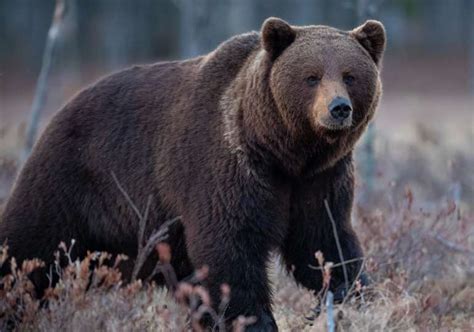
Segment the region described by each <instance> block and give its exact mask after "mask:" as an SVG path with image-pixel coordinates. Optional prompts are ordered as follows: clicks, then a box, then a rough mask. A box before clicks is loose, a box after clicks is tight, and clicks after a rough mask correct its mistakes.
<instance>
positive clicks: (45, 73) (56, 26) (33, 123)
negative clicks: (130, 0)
mask: <svg viewBox="0 0 474 332" xmlns="http://www.w3.org/2000/svg"><path fill="white" fill-rule="evenodd" d="M67 2H68V0H56V7H55V9H54V15H53V20H52V22H51V26H50V27H49V30H48V38H47V40H46V46H45V49H44V53H43V60H42V64H41V70H40V74H39V77H38V82H37V83H36V90H35V96H34V99H33V104H32V106H31V114H30V120H29V121H28V128H27V131H26V142H25V148H24V151H23V158H22V159H23V161H24V160H25V159H26V158H27V157H28V155H29V154H30V152H31V149H32V148H33V144H34V143H35V140H36V135H37V132H38V126H39V120H40V117H41V112H42V111H43V108H44V104H45V101H46V95H47V86H48V78H49V73H50V70H51V63H52V62H53V59H54V56H55V54H56V48H57V40H58V36H59V35H60V34H61V28H62V23H63V21H64V18H65V16H66V12H67V8H68V5H67Z"/></svg>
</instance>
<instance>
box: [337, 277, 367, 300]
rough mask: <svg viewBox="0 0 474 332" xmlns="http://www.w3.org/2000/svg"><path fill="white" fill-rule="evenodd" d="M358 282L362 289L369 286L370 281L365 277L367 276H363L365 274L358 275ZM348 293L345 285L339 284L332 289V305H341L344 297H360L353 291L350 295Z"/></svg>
mask: <svg viewBox="0 0 474 332" xmlns="http://www.w3.org/2000/svg"><path fill="white" fill-rule="evenodd" d="M358 281H359V282H360V285H361V286H362V287H364V286H368V285H369V284H370V279H369V277H368V276H367V274H365V273H361V274H360V276H359V278H358ZM348 291H349V290H348V289H347V288H346V285H345V283H341V284H339V286H337V287H335V289H333V293H334V303H341V302H342V301H344V298H345V297H346V296H349V297H351V296H358V295H360V294H359V292H357V291H356V290H354V289H353V290H352V291H351V294H348Z"/></svg>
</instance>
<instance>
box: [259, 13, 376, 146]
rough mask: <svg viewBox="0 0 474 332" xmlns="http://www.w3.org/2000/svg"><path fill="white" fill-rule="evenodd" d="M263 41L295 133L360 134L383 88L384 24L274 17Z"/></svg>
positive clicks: (280, 104)
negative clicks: (346, 27)
mask: <svg viewBox="0 0 474 332" xmlns="http://www.w3.org/2000/svg"><path fill="white" fill-rule="evenodd" d="M261 43H262V48H263V53H264V55H263V56H264V57H266V63H271V69H270V72H269V78H268V80H269V85H270V90H271V94H272V96H273V99H274V103H275V106H276V108H277V109H278V112H279V114H280V117H281V119H282V121H283V123H284V125H285V127H287V130H288V131H289V132H290V133H292V136H294V135H306V136H307V135H308V133H309V132H311V133H312V134H313V135H317V136H318V137H322V138H324V139H325V141H326V142H328V143H331V142H337V141H338V139H340V138H344V137H345V138H346V140H347V138H348V136H356V137H353V140H354V143H355V140H357V138H358V137H359V136H360V134H361V133H362V132H363V129H364V128H365V127H366V125H367V123H368V122H369V120H370V119H371V118H372V117H373V115H374V111H375V108H376V106H377V102H378V99H379V96H380V93H381V83H380V79H379V67H380V64H381V60H382V55H383V52H384V49H385V29H384V27H383V25H382V24H381V23H380V22H377V21H373V20H370V21H367V22H365V23H364V24H363V25H361V26H359V27H357V28H355V29H354V30H352V31H341V30H337V29H334V28H331V27H327V26H304V27H296V26H290V25H289V24H288V23H287V22H285V21H283V20H281V19H278V18H269V19H267V20H266V21H265V22H264V23H263V26H262V29H261ZM346 143H347V142H346Z"/></svg>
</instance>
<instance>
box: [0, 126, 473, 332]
mask: <svg viewBox="0 0 474 332" xmlns="http://www.w3.org/2000/svg"><path fill="white" fill-rule="evenodd" d="M18 132H21V129H19V131H17V129H14V130H11V129H8V130H7V129H3V130H2V131H1V132H0V135H1V136H0V152H1V154H0V158H1V159H0V160H1V161H0V183H1V185H0V200H5V198H6V195H7V194H6V193H7V192H8V190H9V188H10V186H11V184H12V179H13V176H14V174H15V172H16V164H17V163H16V158H17V155H18V154H17V151H16V150H15V148H12V147H14V146H15V145H16V143H15V144H13V143H12V141H15V140H16V138H17V137H18ZM415 132H416V133H417V135H416V137H417V138H416V140H414V141H412V142H408V143H407V142H404V143H400V142H398V143H397V142H394V141H392V140H390V138H385V137H384V136H383V135H382V134H380V135H378V136H377V141H376V142H377V144H376V149H375V160H376V164H375V165H374V168H373V169H374V176H373V179H372V181H371V184H370V188H367V184H366V182H365V181H363V180H362V179H360V180H359V182H358V189H357V190H358V194H357V197H358V201H357V206H356V208H355V211H354V224H355V227H356V230H357V232H358V234H359V236H360V238H361V241H362V243H363V247H364V249H365V253H366V257H365V260H364V265H365V268H366V270H367V271H368V273H369V275H370V277H371V278H372V280H373V282H372V284H371V285H370V286H369V287H367V288H366V289H364V290H363V291H362V292H361V295H360V296H357V297H354V298H350V299H347V301H346V302H344V303H343V304H340V305H334V306H332V305H329V307H328V305H327V298H326V296H327V294H326V293H324V292H323V293H322V294H320V295H319V296H314V295H313V294H311V293H310V292H308V291H306V290H304V289H300V288H298V287H297V286H296V285H295V284H294V282H293V281H292V280H291V278H290V277H288V276H287V275H286V273H285V272H284V271H283V270H282V268H281V265H280V263H279V259H278V257H277V256H275V259H274V263H273V264H272V265H271V268H270V273H271V278H272V280H273V286H274V294H275V298H274V299H275V300H274V313H275V316H276V319H277V323H278V326H279V328H280V330H281V331H324V330H327V324H328V322H333V323H334V324H335V325H336V328H337V330H338V331H434V330H442V331H451V330H455V331H472V330H473V329H474V209H473V204H472V203H473V198H474V178H473V174H472V168H473V165H474V156H473V155H472V152H471V151H470V145H471V143H472V139H473V138H472V133H469V132H468V133H465V134H463V137H464V138H463V140H464V144H456V145H455V146H452V145H447V144H445V143H444V142H445V140H444V139H443V137H442V136H441V134H440V133H439V132H435V131H433V130H431V129H428V128H423V127H419V128H417V129H416V130H415ZM457 135H460V133H457ZM358 159H359V165H362V166H363V165H364V151H363V148H359V152H358ZM362 166H361V167H360V168H359V169H360V170H361V173H363V167H362ZM0 204H1V201H0ZM69 245H70V244H67V246H69ZM59 250H65V251H67V248H63V249H59ZM156 254H159V255H160V260H161V262H162V264H163V265H164V266H166V264H167V261H168V260H169V257H167V253H166V250H165V249H163V248H162V251H161V252H157V253H156ZM3 256H5V253H4V254H3ZM3 256H2V255H1V253H0V264H1V261H2V259H3V258H4V257H3ZM105 258H106V255H105V254H103V253H102V254H101V253H96V254H91V255H90V256H89V257H87V258H86V259H85V260H83V261H82V262H79V261H76V262H70V264H69V266H68V267H67V268H65V269H64V270H62V271H61V274H62V278H61V282H60V283H59V284H58V285H57V286H56V287H55V288H54V289H50V290H49V291H48V292H47V295H46V296H47V298H48V299H49V304H48V305H47V306H40V304H39V302H37V301H36V300H34V299H33V298H32V296H31V293H32V289H31V284H30V283H29V281H28V280H27V278H26V277H25V274H26V273H28V271H30V270H31V269H33V268H35V267H36V266H37V265H38V264H40V263H39V262H35V261H32V262H29V263H27V264H24V265H23V266H22V267H19V268H18V269H17V270H16V273H15V274H14V275H12V276H9V277H7V278H4V279H3V280H2V281H0V284H2V289H1V290H0V330H3V329H5V328H7V327H12V326H13V325H11V324H14V325H15V326H16V328H17V329H18V330H20V331H30V330H39V331H52V330H61V331H62V330H69V331H92V330H94V331H95V330H107V331H143V330H145V331H182V330H187V329H189V328H190V326H194V327H195V328H197V327H196V317H197V316H198V315H199V314H200V313H201V312H203V311H205V310H206V306H205V304H206V292H205V290H203V289H201V288H200V287H194V286H191V285H189V284H180V285H178V292H177V299H173V298H172V296H171V295H170V294H169V293H168V292H167V291H166V290H163V289H160V288H157V287H155V286H154V285H151V284H148V283H143V284H142V283H141V282H140V281H136V282H134V283H131V284H128V285H126V286H124V285H122V284H121V282H120V273H119V272H118V271H117V270H116V269H114V268H113V267H106V266H104V265H101V264H100V262H101V261H102V260H104V259H105ZM91 260H94V261H96V262H98V266H97V267H96V268H95V269H94V270H93V271H92V272H90V271H89V264H90V261H91ZM314 265H315V266H318V262H317V259H316V257H315V259H314ZM323 266H325V267H326V269H324V268H323V269H322V273H325V275H326V278H329V277H330V265H326V264H325V263H323ZM236 268H238V267H236ZM202 272H203V271H201V276H198V278H200V277H203V276H202V275H203V274H205V273H202ZM90 273H92V276H91V275H90ZM90 280H91V281H92V282H91V283H90V284H89V281H90ZM88 284H89V286H88ZM358 288H359V285H357V284H356V285H354V287H353V290H354V291H359V290H360V289H358ZM86 289H87V290H86ZM224 290H225V289H224ZM227 292H228V290H225V292H224V298H223V301H224V302H225V296H227V295H228V293H227ZM231 293H232V291H231V290H230V294H231ZM197 298H201V299H202V300H203V301H202V302H203V303H204V304H203V305H201V307H199V308H196V305H195V304H196V303H197V302H196V299H197ZM185 303H187V304H185ZM244 323H245V320H241V321H240V323H238V322H237V324H236V329H237V330H238V329H239V328H241V326H242V324H244ZM8 324H10V325H8ZM7 325H8V326H7Z"/></svg>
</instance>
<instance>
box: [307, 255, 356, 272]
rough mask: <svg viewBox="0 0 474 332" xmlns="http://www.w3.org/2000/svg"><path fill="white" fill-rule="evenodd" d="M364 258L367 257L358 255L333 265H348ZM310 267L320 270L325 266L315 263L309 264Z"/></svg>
mask: <svg viewBox="0 0 474 332" xmlns="http://www.w3.org/2000/svg"><path fill="white" fill-rule="evenodd" d="M364 259H365V257H357V258H353V259H348V260H346V261H344V262H339V263H337V264H333V265H332V266H331V267H332V268H334V267H338V266H343V265H348V264H352V263H355V262H359V261H364ZM308 267H309V268H310V269H313V270H319V271H322V270H324V267H322V266H314V265H311V264H308Z"/></svg>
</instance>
